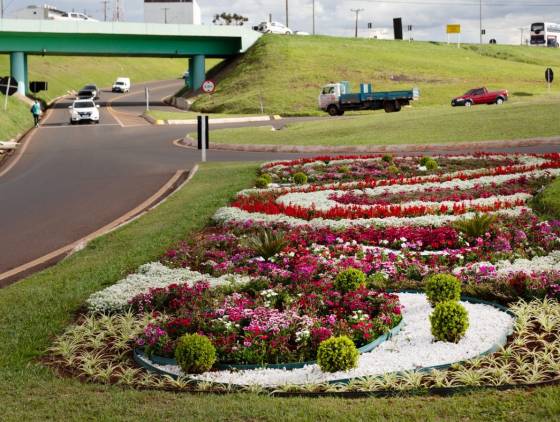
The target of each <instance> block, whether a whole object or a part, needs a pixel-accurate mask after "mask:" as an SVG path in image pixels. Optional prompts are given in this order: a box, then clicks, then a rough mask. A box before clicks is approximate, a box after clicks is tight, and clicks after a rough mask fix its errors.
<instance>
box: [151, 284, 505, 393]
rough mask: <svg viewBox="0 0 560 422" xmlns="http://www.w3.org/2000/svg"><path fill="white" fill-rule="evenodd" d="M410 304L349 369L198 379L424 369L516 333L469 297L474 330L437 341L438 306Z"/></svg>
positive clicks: (409, 298)
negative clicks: (395, 328)
mask: <svg viewBox="0 0 560 422" xmlns="http://www.w3.org/2000/svg"><path fill="white" fill-rule="evenodd" d="M399 298H400V301H401V303H402V304H403V305H404V314H403V315H404V321H405V325H404V327H403V329H402V330H401V331H400V333H399V334H397V335H396V336H395V337H393V338H392V339H391V340H389V341H386V342H385V343H383V344H381V345H380V346H379V347H377V348H375V349H374V350H373V351H371V352H370V353H364V354H362V355H361V356H360V361H359V365H358V367H357V368H356V369H353V370H351V371H349V372H337V373H332V374H331V373H324V372H321V370H320V369H319V367H318V366H317V365H308V366H306V367H304V368H301V369H294V370H285V369H255V370H247V371H236V372H234V371H217V372H207V373H205V374H202V375H198V376H196V377H194V378H197V379H199V380H206V381H214V382H220V383H231V384H238V385H251V384H260V385H263V386H277V385H283V384H308V383H321V382H325V381H333V380H339V379H346V378H356V377H363V376H368V375H381V374H384V373H387V372H397V371H405V370H413V369H419V368H423V367H430V366H435V365H443V364H451V363H454V362H459V361H462V360H465V359H470V358H473V357H476V356H478V355H480V354H482V353H484V352H486V351H488V350H489V349H491V348H492V347H494V346H496V345H503V344H505V341H506V337H507V336H508V335H509V334H511V333H512V332H513V318H512V317H511V316H509V315H508V314H507V313H505V312H502V311H500V310H498V309H496V308H494V307H492V306H489V305H481V304H471V303H466V302H463V303H462V304H463V305H464V306H465V308H466V309H467V311H468V313H469V323H470V325H469V329H468V330H467V333H466V335H465V337H463V339H461V341H460V342H459V343H457V344H454V343H445V342H435V341H434V338H433V337H432V335H431V333H430V322H429V319H428V317H429V315H430V313H431V311H432V309H431V307H430V305H429V304H428V302H427V300H426V296H425V295H424V294H413V293H400V294H399ZM158 368H160V369H163V370H165V371H167V372H169V373H173V374H177V375H183V374H182V372H181V370H180V368H179V367H177V366H158Z"/></svg>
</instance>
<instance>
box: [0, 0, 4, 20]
mask: <svg viewBox="0 0 560 422" xmlns="http://www.w3.org/2000/svg"><path fill="white" fill-rule="evenodd" d="M0 19H4V0H0Z"/></svg>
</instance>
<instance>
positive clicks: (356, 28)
mask: <svg viewBox="0 0 560 422" xmlns="http://www.w3.org/2000/svg"><path fill="white" fill-rule="evenodd" d="M350 10H351V11H352V12H354V13H355V14H356V27H355V30H354V37H355V38H358V19H359V16H360V12H363V11H364V9H350Z"/></svg>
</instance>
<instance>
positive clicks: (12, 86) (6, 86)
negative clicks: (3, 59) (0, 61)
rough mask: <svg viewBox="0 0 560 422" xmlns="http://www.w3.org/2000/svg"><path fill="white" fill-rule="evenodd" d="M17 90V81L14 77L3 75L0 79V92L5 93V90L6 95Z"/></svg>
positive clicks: (12, 93)
mask: <svg viewBox="0 0 560 422" xmlns="http://www.w3.org/2000/svg"><path fill="white" fill-rule="evenodd" d="M17 90H18V81H17V80H16V79H15V78H13V77H12V78H10V77H9V76H5V77H3V78H1V79H0V92H1V93H2V94H4V95H6V91H7V92H8V95H14V94H15V93H16V92H17Z"/></svg>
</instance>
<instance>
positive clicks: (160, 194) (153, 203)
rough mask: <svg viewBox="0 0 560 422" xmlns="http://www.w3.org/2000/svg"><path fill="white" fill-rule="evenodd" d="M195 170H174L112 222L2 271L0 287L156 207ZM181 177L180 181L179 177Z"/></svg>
mask: <svg viewBox="0 0 560 422" xmlns="http://www.w3.org/2000/svg"><path fill="white" fill-rule="evenodd" d="M197 171H198V166H194V167H193V168H192V170H190V171H188V172H187V171H186V170H178V171H177V172H175V174H173V176H172V177H171V178H170V179H169V180H168V181H167V182H166V183H165V184H164V185H163V186H162V187H161V188H160V189H159V190H158V191H157V192H156V193H154V194H153V195H152V196H150V197H149V198H148V199H146V200H145V201H144V202H142V203H141V204H140V205H138V206H137V207H135V208H133V209H132V210H130V211H128V212H127V213H125V214H124V215H122V216H120V217H118V218H117V219H115V220H113V221H112V222H110V223H108V224H106V225H105V226H103V227H101V228H100V229H98V230H96V231H94V232H93V233H90V234H88V235H86V236H84V237H82V238H81V239H78V240H76V241H74V242H72V243H70V244H67V245H65V246H62V247H60V248H58V249H56V250H54V251H52V252H50V253H48V254H46V255H43V256H41V257H39V258H36V259H34V260H32V261H30V262H28V263H25V264H23V265H20V266H18V267H16V268H12V269H11V270H8V271H6V272H4V273H2V274H0V288H1V287H5V286H7V285H9V284H12V283H15V282H16V281H19V280H21V279H22V278H24V277H26V276H28V275H30V274H32V273H34V272H37V271H39V270H42V269H44V268H46V267H48V266H50V265H53V264H55V263H57V262H58V261H60V260H62V259H63V258H65V257H67V256H70V255H71V254H73V253H75V252H77V251H79V250H81V249H83V248H85V247H86V246H87V244H88V243H89V242H91V241H92V240H94V239H96V238H98V237H100V236H103V235H105V234H107V233H110V232H112V231H114V230H117V229H118V228H120V227H122V226H124V225H126V224H128V223H130V222H132V221H134V220H136V219H137V218H140V217H141V216H142V215H144V214H146V213H147V212H149V211H150V210H152V209H154V208H156V207H157V206H159V205H160V204H161V203H163V202H164V201H165V200H166V199H167V198H169V197H170V196H171V195H173V194H174V193H175V192H177V191H178V190H179V189H180V188H181V187H183V186H184V185H185V184H186V183H187V182H188V181H190V180H191V179H192V177H194V175H195V174H196V172H197ZM183 178H184V179H185V180H182V179H183Z"/></svg>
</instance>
